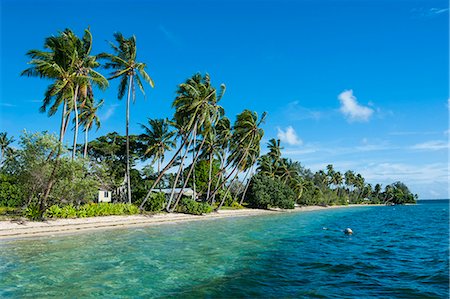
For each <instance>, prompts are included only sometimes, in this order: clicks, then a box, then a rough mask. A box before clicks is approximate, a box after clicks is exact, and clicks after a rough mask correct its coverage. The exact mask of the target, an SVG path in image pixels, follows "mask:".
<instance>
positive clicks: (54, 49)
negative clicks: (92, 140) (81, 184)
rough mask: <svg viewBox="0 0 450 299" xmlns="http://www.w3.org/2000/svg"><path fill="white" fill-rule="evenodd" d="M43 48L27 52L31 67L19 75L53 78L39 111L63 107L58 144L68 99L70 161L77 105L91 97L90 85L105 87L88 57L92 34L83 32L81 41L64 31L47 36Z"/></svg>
mask: <svg viewBox="0 0 450 299" xmlns="http://www.w3.org/2000/svg"><path fill="white" fill-rule="evenodd" d="M44 47H45V48H47V49H49V50H50V52H46V51H40V50H31V51H29V52H28V53H27V55H28V56H30V57H31V58H32V60H31V61H30V62H29V63H28V64H31V65H32V66H31V67H30V68H28V69H26V70H24V71H23V72H22V74H21V75H26V76H39V77H41V78H49V79H53V80H54V82H53V83H52V84H51V85H50V86H48V88H47V90H46V92H45V98H44V101H43V102H44V103H43V105H42V107H41V109H40V111H41V112H45V111H46V110H47V108H48V106H49V105H50V103H51V101H52V100H53V101H54V104H53V105H52V106H51V107H50V109H49V115H50V116H51V115H53V114H54V113H55V112H56V111H57V109H58V106H59V105H60V104H61V103H62V104H63V113H62V118H61V130H60V141H61V142H62V141H63V138H64V133H65V128H66V127H67V123H68V119H69V118H68V115H67V114H68V113H67V111H66V110H67V107H68V102H67V99H69V98H72V103H71V107H72V108H73V110H74V113H75V130H74V141H73V150H72V159H74V157H75V152H76V141H77V137H78V126H79V125H78V118H79V116H78V103H77V101H79V100H80V99H81V100H82V105H84V102H85V101H86V100H87V99H88V98H89V97H91V96H92V85H93V84H94V85H96V86H98V87H99V88H101V89H105V88H106V87H107V86H108V81H107V80H106V79H105V78H104V77H103V76H102V75H101V74H100V73H98V72H96V71H95V70H94V68H96V67H98V66H99V65H100V64H99V63H98V62H97V61H96V57H95V56H92V55H90V52H91V49H92V34H91V32H90V31H89V28H88V29H86V30H85V31H84V35H83V37H82V39H80V38H78V37H77V36H76V35H75V34H74V33H73V31H72V30H70V29H66V30H64V31H63V32H60V34H59V36H57V37H53V36H52V37H49V38H47V39H46V41H45V43H44Z"/></svg>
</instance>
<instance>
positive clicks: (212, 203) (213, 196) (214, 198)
mask: <svg viewBox="0 0 450 299" xmlns="http://www.w3.org/2000/svg"><path fill="white" fill-rule="evenodd" d="M224 164H225V157H223V159H222V161H221V162H220V169H222V168H223V165H224ZM222 177H223V173H220V174H219V177H218V178H217V181H216V187H215V189H217V188H218V187H219V183H220V181H221V180H222ZM209 197H210V196H209V195H208V197H206V201H207V202H208V201H209ZM215 202H216V194H213V195H212V196H211V206H214V203H215Z"/></svg>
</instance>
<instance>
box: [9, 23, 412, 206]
mask: <svg viewBox="0 0 450 299" xmlns="http://www.w3.org/2000/svg"><path fill="white" fill-rule="evenodd" d="M110 46H111V50H112V53H100V54H97V55H92V54H91V49H92V35H91V33H90V30H89V28H88V29H86V30H85V32H84V34H83V36H82V37H81V38H80V37H78V36H77V35H76V34H75V33H74V32H73V31H72V30H70V29H66V30H64V31H63V32H59V33H58V35H57V36H51V37H48V38H46V39H45V42H44V50H30V51H29V52H27V56H29V57H30V61H29V65H30V66H29V68H27V69H25V70H24V71H23V72H22V75H23V76H34V77H40V78H45V79H47V80H48V79H49V80H51V84H50V85H49V86H48V87H47V89H46V91H45V93H44V99H43V101H42V102H43V104H42V106H41V108H40V111H41V112H47V114H48V115H49V116H53V115H55V114H56V113H57V112H58V110H61V121H60V129H59V138H56V137H55V136H52V135H49V134H46V133H36V134H30V133H27V132H25V133H24V134H23V135H22V136H21V139H20V141H19V144H20V146H21V147H20V149H14V148H12V147H11V146H10V144H11V143H12V141H13V139H12V138H10V137H8V136H7V134H6V133H1V135H0V146H1V175H2V186H3V185H5V186H3V187H2V190H3V191H0V194H2V192H3V193H5V194H6V193H8V192H9V193H11V192H12V193H14V192H15V191H14V190H13V189H14V188H13V187H12V186H16V187H17V186H21V187H20V188H21V191H20V192H21V193H22V196H19V197H22V199H21V200H19V201H20V204H21V205H25V206H27V205H30V204H32V203H35V205H36V206H37V207H38V208H37V209H38V210H39V211H40V212H42V213H43V212H44V211H45V209H46V208H47V207H48V206H49V205H50V204H54V203H58V202H61V203H63V204H64V203H69V202H70V203H74V202H75V203H76V204H78V205H79V204H81V203H83V202H88V201H92V200H93V198H94V197H95V196H94V195H93V194H94V193H95V190H96V189H98V188H101V187H102V188H108V189H111V190H113V191H114V200H115V201H118V202H128V203H134V204H137V205H139V207H140V208H141V209H146V207H148V206H149V204H150V205H151V202H152V201H154V200H156V199H155V198H156V197H155V195H154V191H155V190H157V189H158V188H159V189H161V188H163V187H164V188H171V192H170V194H169V196H168V198H167V200H164V202H163V203H162V205H161V207H160V209H165V210H166V211H168V212H174V211H177V210H178V209H179V204H180V202H181V203H183V198H182V197H183V195H182V194H183V193H182V192H176V189H175V188H181V189H186V188H188V187H189V188H192V189H193V191H194V194H197V195H198V198H199V200H201V201H202V202H204V203H205V204H207V205H209V206H210V207H212V208H214V209H216V210H218V209H220V208H222V207H223V206H224V205H231V204H233V202H234V203H235V205H236V206H241V205H242V204H244V203H250V205H252V206H258V207H276V206H280V207H286V208H287V207H293V205H294V204H301V205H307V204H323V205H328V204H347V203H362V202H369V201H370V202H373V203H381V202H394V203H402V202H405V201H408V202H409V201H414V196H413V197H412V199H411V196H412V194H411V193H410V192H409V190H408V188H407V187H406V186H405V185H404V184H402V183H400V182H397V183H395V184H392V185H388V186H386V187H385V190H384V191H382V190H381V185H379V184H377V185H375V186H374V187H373V188H372V186H371V185H370V184H366V183H365V180H364V178H363V177H362V176H361V175H360V174H355V173H354V172H352V171H347V172H345V174H344V175H342V174H341V173H340V172H339V171H335V170H334V168H333V166H332V165H328V167H327V169H326V170H320V171H318V172H316V173H312V172H311V171H310V170H309V169H306V168H304V167H302V166H301V165H300V163H299V162H295V161H292V160H290V159H286V158H283V157H282V155H281V151H282V148H281V145H280V141H279V140H275V139H271V140H270V141H269V144H268V153H267V154H265V155H260V153H261V140H262V138H263V136H264V130H263V129H262V125H263V124H264V121H265V119H266V113H265V112H264V113H262V114H261V115H258V113H256V112H254V111H250V110H247V109H245V110H243V111H242V112H241V113H239V114H238V115H237V116H236V118H235V120H234V121H233V122H232V121H231V120H230V119H229V118H228V117H227V116H226V114H225V109H224V108H223V107H222V106H221V104H220V103H221V100H222V98H223V97H224V95H225V91H226V87H225V85H224V84H220V85H219V87H217V88H216V87H214V86H213V84H212V82H211V78H210V76H209V75H208V74H200V73H197V74H194V75H193V76H191V77H189V78H188V79H187V80H186V81H185V82H183V83H181V84H179V85H178V88H177V90H176V96H175V99H174V100H173V102H172V107H173V108H174V109H175V113H174V115H173V116H172V117H171V118H170V119H169V118H163V119H148V121H147V122H146V123H145V124H141V128H142V132H140V134H134V135H132V134H130V132H129V123H130V102H131V101H134V100H135V86H136V85H137V86H138V88H139V89H140V91H141V92H142V93H143V94H144V95H145V92H144V84H148V85H150V86H151V87H154V82H153V80H152V79H151V77H150V76H149V74H148V73H147V71H146V64H145V63H142V62H138V60H137V48H136V38H135V36H131V37H129V38H125V37H124V36H123V35H122V34H120V33H116V34H114V42H110ZM100 61H102V62H103V63H101V62H100ZM99 68H103V69H105V70H110V71H111V72H110V74H109V76H107V77H108V78H106V77H105V76H103V75H102V74H101V73H100V72H99V71H97V69H99ZM115 79H119V88H118V98H119V99H122V98H124V97H125V93H126V94H127V96H126V116H125V132H126V133H125V136H121V135H119V134H118V133H116V132H112V133H108V134H106V135H104V136H100V137H98V138H96V139H95V140H92V141H89V135H88V133H89V131H90V130H91V129H92V128H93V127H96V128H97V129H98V128H100V125H101V123H100V119H99V117H98V111H99V109H101V106H102V105H103V103H104V100H101V101H98V100H96V98H95V97H94V91H95V90H96V88H98V89H100V90H104V89H106V88H107V87H108V85H109V83H108V82H109V80H115ZM69 125H72V126H73V142H72V147H71V148H67V147H65V146H64V144H65V143H64V140H65V138H66V136H67V128H68V127H69ZM80 128H81V129H82V130H84V139H85V140H84V143H83V144H79V143H78V134H79V129H80ZM167 156H168V157H170V159H169V161H166V160H167V159H166V158H167ZM146 161H150V163H149V164H147V165H145V166H144V167H143V168H142V169H141V170H138V169H137V164H138V163H139V162H141V164H142V163H145V162H146ZM188 161H189V162H190V164H189V165H187V164H188ZM153 166H155V167H156V169H154V167H153ZM30 179H33V180H34V181H33V182H27V180H30ZM36 181H38V182H39V184H33V183H34V182H36ZM263 182H264V183H263ZM262 183H263V184H262ZM77 184H78V185H77ZM75 185H76V186H75ZM87 185H89V186H87ZM269 185H270V186H272V187H271V190H268V191H267V192H269V193H271V192H272V193H273V192H274V191H273V190H278V189H280V190H281V189H284V190H287V192H281V193H279V194H278V195H276V194H275V195H274V194H270V196H268V195H267V194H264V192H262V191H261V190H259V189H261V188H262V186H266V189H267V186H269ZM6 186H7V187H6ZM25 186H27V187H26V188H25ZM80 186H83V188H81V187H80ZM258 186H259V187H258ZM8 188H9V189H8ZM258 188H259V189H258ZM262 189H264V188H262ZM5 190H9V191H5ZM74 190H79V192H78V193H77V192H75V191H74ZM83 190H84V191H83ZM16 191H17V190H16ZM260 191H261V192H260ZM13 197H14V196H12V197H11V196H10V198H13ZM263 197H264V198H266V199H267V198H269V197H280V198H279V199H280V200H281V202H283V203H280V202H278V203H277V202H273V201H271V200H273V199H269V200H266V199H265V200H266V202H267V204H266V203H261V202H264V200H262V199H261V198H263ZM14 198H15V197H14ZM160 198H161V197H160ZM282 199H283V200H282ZM284 199H286V200H284ZM149 202H150V203H149ZM0 203H1V199H0Z"/></svg>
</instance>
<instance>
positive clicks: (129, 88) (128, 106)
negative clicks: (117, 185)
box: [125, 75, 133, 204]
mask: <svg viewBox="0 0 450 299" xmlns="http://www.w3.org/2000/svg"><path fill="white" fill-rule="evenodd" d="M129 76H130V82H129V83H128V96H127V116H126V118H127V120H126V129H125V132H126V133H125V134H126V136H127V169H126V171H127V174H126V176H127V198H128V203H129V204H131V180H130V136H129V134H128V130H129V124H130V97H131V88H132V87H131V86H132V85H133V75H129Z"/></svg>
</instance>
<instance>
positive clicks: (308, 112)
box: [282, 101, 326, 121]
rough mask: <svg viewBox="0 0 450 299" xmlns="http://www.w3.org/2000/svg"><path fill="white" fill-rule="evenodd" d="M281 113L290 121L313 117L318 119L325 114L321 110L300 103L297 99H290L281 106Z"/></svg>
mask: <svg viewBox="0 0 450 299" xmlns="http://www.w3.org/2000/svg"><path fill="white" fill-rule="evenodd" d="M282 114H283V116H284V117H286V118H287V119H288V120H290V121H296V120H305V119H313V120H319V119H321V118H324V117H325V116H326V113H325V112H323V111H319V110H315V109H310V108H306V107H303V106H302V105H300V102H299V101H292V102H290V103H288V104H287V105H286V106H284V107H283V108H282Z"/></svg>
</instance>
